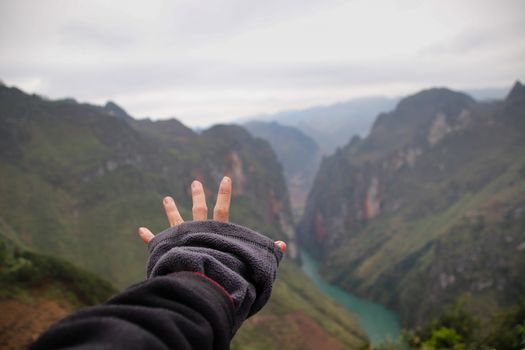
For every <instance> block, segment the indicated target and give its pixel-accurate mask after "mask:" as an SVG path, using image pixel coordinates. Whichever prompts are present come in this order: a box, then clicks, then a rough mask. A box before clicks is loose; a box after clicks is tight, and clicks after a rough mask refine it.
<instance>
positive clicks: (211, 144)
mask: <svg viewBox="0 0 525 350" xmlns="http://www.w3.org/2000/svg"><path fill="white" fill-rule="evenodd" d="M0 173H1V174H2V176H1V177H0V194H1V195H0V224H1V226H2V228H3V229H2V230H1V231H0V237H1V238H2V240H4V241H9V242H12V243H13V244H15V245H17V246H18V247H20V248H22V249H25V250H31V251H35V252H38V253H44V254H47V255H51V256H54V257H55V256H56V257H60V258H63V259H66V260H68V261H70V262H73V263H74V264H75V265H77V266H80V267H82V268H85V269H87V270H89V271H91V272H92V273H95V274H97V275H98V276H100V277H103V278H105V279H107V280H109V281H111V282H112V283H114V284H115V285H116V286H118V287H120V288H122V287H125V286H127V285H128V284H130V283H132V282H135V281H138V280H140V279H142V278H143V276H144V273H145V272H144V269H145V261H146V248H145V247H144V245H143V243H142V242H140V240H139V239H138V237H137V234H136V229H137V227H139V226H142V225H143V226H148V227H151V228H153V229H154V230H156V231H160V230H161V229H163V228H165V226H166V222H165V218H164V217H163V214H162V208H161V199H162V197H163V196H164V195H166V194H171V195H173V196H174V198H176V199H177V202H178V204H179V209H180V211H181V213H182V215H183V217H185V218H190V217H191V216H190V213H191V210H190V209H191V207H190V205H191V203H190V194H189V193H188V189H189V184H190V183H191V181H192V180H193V179H195V178H196V179H200V180H202V181H203V182H204V184H205V185H206V186H207V187H206V188H205V190H206V192H208V198H210V200H213V201H214V198H213V197H214V195H215V193H216V190H217V188H216V186H217V184H218V183H219V180H220V179H221V178H222V176H223V175H224V174H227V175H229V176H231V177H232V179H233V184H234V188H233V196H234V198H233V201H232V215H231V220H232V221H234V222H237V223H240V224H244V225H247V226H250V227H253V228H255V229H257V230H259V231H262V232H264V233H266V234H268V235H269V236H271V237H273V238H275V239H283V240H286V241H288V242H290V243H291V247H292V251H293V246H294V237H293V227H292V218H291V209H290V204H289V200H288V194H287V189H286V184H285V182H284V179H283V175H282V171H281V168H280V165H279V163H278V161H277V159H276V157H275V155H274V153H273V151H272V149H271V147H270V145H269V144H268V143H267V142H265V141H263V140H260V139H254V138H252V137H251V136H250V134H249V133H248V132H247V131H246V130H244V129H243V128H241V127H238V126H226V125H222V126H215V127H213V128H211V129H208V130H205V131H204V132H203V133H202V134H200V135H199V134H196V133H194V132H193V131H191V130H190V129H188V128H187V127H185V126H184V125H182V124H180V123H179V122H178V121H176V120H168V121H162V122H152V121H148V120H140V121H135V120H133V119H132V118H131V117H129V115H128V114H127V113H126V112H125V111H124V110H123V109H121V108H120V107H118V106H116V105H114V104H107V105H106V106H104V107H99V106H92V105H87V104H78V103H76V102H75V101H74V100H62V101H49V100H45V99H42V98H40V97H39V96H35V95H31V96H30V95H27V94H24V93H23V92H22V91H20V90H18V89H16V88H8V87H5V86H1V87H0ZM283 271H284V273H283V274H284V275H286V274H289V275H290V276H291V277H290V278H289V279H284V280H281V281H280V282H279V283H278V284H277V286H276V290H275V294H276V295H281V296H282V298H279V299H278V300H276V298H273V299H272V300H271V302H270V304H269V305H268V310H275V309H276V308H277V306H279V311H280V312H281V314H280V315H289V316H288V317H284V316H283V317H275V316H272V317H274V318H275V320H274V321H273V322H272V323H271V326H272V327H278V328H279V329H283V330H284V329H287V330H289V334H292V335H293V334H295V335H297V336H299V332H300V330H301V324H302V322H307V323H308V324H311V325H312V327H314V328H316V330H317V332H318V333H319V334H320V335H319V337H320V339H331V340H332V341H333V344H335V345H334V346H333V347H331V348H333V349H336V348H338V347H339V348H341V347H342V348H347V347H349V344H352V346H350V347H351V348H359V347H360V346H362V345H364V344H366V337H365V336H364V335H362V333H361V331H360V330H359V327H358V325H357V322H356V320H355V319H354V318H353V317H352V316H351V315H349V314H347V313H342V312H340V311H337V313H334V314H333V316H330V317H327V318H326V322H324V321H322V320H321V318H320V317H318V316H316V315H318V314H319V311H318V310H320V309H324V308H327V309H329V308H330V305H331V304H330V301H328V300H327V299H326V298H324V297H323V296H322V295H320V294H319V293H317V294H316V292H315V291H314V290H313V287H311V286H310V287H309V288H308V287H306V289H305V290H304V293H301V292H300V291H299V290H298V289H297V288H292V287H293V286H294V283H295V285H297V284H301V285H305V286H308V284H307V283H304V280H305V277H304V275H302V273H301V271H300V269H298V268H297V267H296V266H295V265H293V264H291V263H290V264H289V266H288V267H286V266H284V268H283ZM286 271H292V272H288V273H287V272H286ZM312 296H314V297H312ZM294 305H295V306H294ZM299 306H300V308H303V309H304V310H305V311H304V314H303V315H302V316H301V317H295V316H294V315H295V314H296V312H297V309H298V308H299ZM331 308H332V309H333V310H335V309H336V307H335V306H331ZM316 310H317V311H316ZM334 312H335V311H334ZM269 315H273V314H271V313H269ZM254 320H255V319H254ZM252 322H255V321H252ZM269 326H270V325H268V324H266V323H264V322H262V323H259V324H256V325H255V326H253V327H252V328H250V327H248V328H246V330H243V331H242V332H241V333H240V335H239V337H241V336H242V335H243V334H244V337H245V338H249V339H252V340H253V339H257V337H256V333H255V330H257V331H258V332H260V331H262V330H265V329H266V330H268V329H269V328H268V327H269ZM250 329H252V331H250ZM342 329H343V330H348V329H351V330H355V331H346V332H343V331H342ZM276 336H277V338H276V342H277V344H278V342H279V341H281V340H282V341H284V340H283V339H282V337H284V336H285V335H282V334H277V335H276ZM251 344H252V347H253V348H254V349H257V348H268V347H267V346H266V345H267V343H264V342H262V341H259V342H252V343H251ZM264 344H266V345H264Z"/></svg>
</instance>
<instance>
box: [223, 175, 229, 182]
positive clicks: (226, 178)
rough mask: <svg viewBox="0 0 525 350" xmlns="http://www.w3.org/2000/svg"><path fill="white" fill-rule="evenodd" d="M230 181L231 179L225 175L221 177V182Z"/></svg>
mask: <svg viewBox="0 0 525 350" xmlns="http://www.w3.org/2000/svg"><path fill="white" fill-rule="evenodd" d="M230 181H231V179H230V178H229V177H228V176H225V177H223V178H222V182H224V183H228V182H230Z"/></svg>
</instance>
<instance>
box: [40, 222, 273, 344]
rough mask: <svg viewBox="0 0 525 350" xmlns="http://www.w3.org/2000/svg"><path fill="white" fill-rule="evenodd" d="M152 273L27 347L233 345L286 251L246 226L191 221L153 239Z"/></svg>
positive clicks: (266, 293) (266, 292) (260, 302)
mask: <svg viewBox="0 0 525 350" xmlns="http://www.w3.org/2000/svg"><path fill="white" fill-rule="evenodd" d="M149 251H150V259H149V262H148V268H147V276H148V278H147V280H145V281H144V282H142V283H139V284H136V285H134V286H131V287H130V288H128V289H127V290H125V291H124V292H122V293H121V294H118V295H116V296H115V297H113V298H111V299H110V300H109V301H107V302H106V303H104V304H103V305H101V306H96V307H93V308H88V309H85V310H82V311H79V312H77V313H75V314H72V315H70V316H68V317H66V318H65V319H63V320H62V321H60V322H58V323H57V324H55V325H54V326H52V327H51V328H50V329H49V330H48V331H46V332H45V333H44V334H42V335H41V336H40V338H38V340H37V341H36V342H35V343H34V344H33V345H31V346H30V349H56V348H75V349H88V348H89V349H93V348H97V349H228V348H229V344H230V341H231V339H232V337H233V335H234V334H235V332H236V331H237V330H238V329H239V327H240V326H241V324H242V322H243V321H244V320H245V319H246V318H247V317H249V316H251V315H253V314H254V313H256V312H257V311H259V310H260V309H261V308H262V307H263V306H264V305H265V304H266V302H267V301H268V299H269V298H270V293H271V290H272V284H273V281H274V280H275V275H276V271H277V267H278V265H279V262H280V260H281V258H282V252H281V250H280V249H279V247H278V246H276V245H275V243H274V242H273V241H272V240H271V239H269V238H267V237H265V236H263V235H261V234H259V233H257V232H255V231H252V230H250V229H248V228H246V227H242V226H239V225H235V224H229V223H222V222H218V221H191V222H186V223H183V224H181V225H178V226H176V227H174V228H170V229H167V230H165V231H163V232H161V233H160V234H158V235H157V236H156V237H155V238H154V239H153V240H152V241H151V242H150V244H149Z"/></svg>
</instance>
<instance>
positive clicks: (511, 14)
mask: <svg viewBox="0 0 525 350" xmlns="http://www.w3.org/2000/svg"><path fill="white" fill-rule="evenodd" d="M0 6H1V7H0V53H1V54H0V78H1V79H2V80H4V81H5V82H6V83H7V84H15V85H18V86H21V87H22V88H26V89H28V90H29V91H31V92H37V93H41V94H45V95H48V96H50V97H55V98H57V97H64V96H72V97H75V98H77V99H79V100H81V101H91V102H103V101H105V100H108V99H111V100H116V101H117V102H119V103H121V104H123V106H124V107H125V108H126V109H128V110H129V111H130V112H131V113H133V114H134V115H137V116H141V115H149V116H152V117H166V116H173V115H176V116H178V117H179V118H181V119H182V120H183V121H185V122H186V123H189V124H194V125H197V124H199V125H202V124H206V123H212V122H216V121H225V120H232V119H234V118H236V117H239V116H243V115H247V114H250V115H251V114H259V113H270V112H275V111H277V110H278V109H289V108H302V107H306V106H311V105H314V104H318V103H319V104H325V103H331V102H335V101H337V100H344V99H348V98H351V97H354V96H364V95H365V94H375V95H377V94H384V95H401V94H405V93H410V92H413V91H414V90H415V89H420V88H425V87H428V86H432V85H446V86H451V87H454V88H475V87H478V88H481V87H487V86H503V85H508V84H510V83H511V82H512V81H513V80H515V79H517V78H521V79H523V78H524V77H523V73H522V72H525V63H524V62H525V60H523V57H524V56H525V42H523V40H522V38H523V36H524V35H525V25H524V24H525V22H524V21H525V15H524V14H525V11H521V10H522V9H523V8H524V5H523V3H522V1H514V0H506V1H500V2H493V1H484V0H480V1H474V0H465V1H461V2H443V1H438V0H429V1H425V2H421V1H413V0H403V1H381V0H370V1H363V0H353V1H340V0H329V1H322V2H320V1H314V0H308V1H304V0H303V1H300V0H289V1H281V0H269V1H262V2H261V1H247V0H223V1H207V2H200V1H191V0H178V1H163V0H152V1H148V2H134V1H126V2H124V1H111V2H108V1H102V0H96V1H90V2H82V1H72V0H48V1H39V2H33V1H27V0H20V1H16V2H1V3H0Z"/></svg>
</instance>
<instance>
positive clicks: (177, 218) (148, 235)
mask: <svg viewBox="0 0 525 350" xmlns="http://www.w3.org/2000/svg"><path fill="white" fill-rule="evenodd" d="M231 195H232V181H231V179H230V178H229V177H227V176H225V177H223V179H222V181H221V184H220V185H219V192H218V193H217V202H216V203H215V208H214V209H213V220H217V221H222V222H228V219H229V216H230V203H231ZM191 198H192V201H193V207H192V214H193V220H194V221H198V220H207V219H208V207H207V206H206V195H205V193H204V188H203V186H202V183H201V182H200V181H197V180H195V181H193V182H192V183H191ZM162 204H163V205H164V211H165V212H166V217H167V218H168V222H169V224H170V227H174V226H177V225H179V224H181V223H183V222H184V220H183V219H182V216H181V215H180V213H179V210H178V209H177V205H176V204H175V201H174V200H173V198H171V197H170V196H167V197H165V198H164V199H163V201H162ZM139 236H140V238H141V239H142V240H143V241H144V243H146V244H148V243H149V242H150V241H151V240H152V239H153V237H155V235H154V234H153V233H152V232H151V231H150V230H149V229H147V228H145V227H140V228H139ZM275 244H276V245H277V246H278V247H279V248H280V249H281V251H283V252H285V251H286V243H284V242H283V241H276V242H275Z"/></svg>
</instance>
